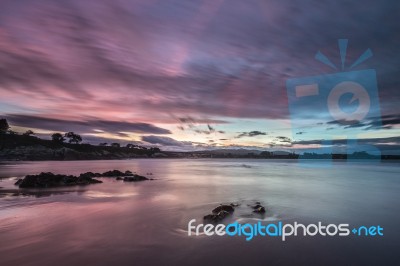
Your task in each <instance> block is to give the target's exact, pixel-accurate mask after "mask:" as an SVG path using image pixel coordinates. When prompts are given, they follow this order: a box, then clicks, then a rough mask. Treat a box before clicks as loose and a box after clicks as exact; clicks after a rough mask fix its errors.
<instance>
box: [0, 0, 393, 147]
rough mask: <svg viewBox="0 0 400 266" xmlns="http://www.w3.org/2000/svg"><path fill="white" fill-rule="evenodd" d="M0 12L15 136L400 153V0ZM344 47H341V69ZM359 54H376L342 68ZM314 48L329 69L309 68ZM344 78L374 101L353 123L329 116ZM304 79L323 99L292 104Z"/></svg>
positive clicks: (252, 0) (140, 1)
mask: <svg viewBox="0 0 400 266" xmlns="http://www.w3.org/2000/svg"><path fill="white" fill-rule="evenodd" d="M0 7H1V8H0V117H4V118H7V120H8V121H9V123H10V125H11V126H12V129H13V130H15V131H18V132H24V131H26V130H27V129H32V130H33V131H34V132H35V133H36V134H37V135H38V136H40V137H44V138H48V137H49V136H50V134H51V133H53V132H68V131H74V132H76V133H78V134H80V135H81V136H82V138H83V140H84V142H87V143H93V144H96V143H100V142H108V143H111V142H119V143H122V144H126V143H135V144H141V145H147V146H158V147H160V148H162V149H164V150H187V151H191V150H201V149H220V148H248V149H265V150H296V151H305V150H311V149H316V150H317V149H318V148H319V147H321V146H320V144H321V140H332V139H333V140H337V141H334V142H335V143H332V144H330V145H333V146H332V147H335V148H337V149H339V150H340V149H343V147H344V146H345V144H343V143H345V141H343V140H345V139H351V140H355V141H358V142H359V143H360V144H362V145H375V146H377V147H378V148H379V149H381V150H383V151H384V152H385V153H388V154H391V153H400V134H399V133H400V126H399V124H400V104H399V103H400V90H399V88H398V87H399V81H400V63H399V62H400V22H399V19H398V14H400V2H398V1H395V0H391V1H372V0H366V1H310V0H305V1H301V2H300V1H289V0H280V1H265V0H248V1H242V0H229V1H228V0H207V1H206V0H191V1H186V0H180V1H176V0H175V1H172V0H129V1H128V0H113V1H110V0H109V1H104V0H96V1H94V0H93V1H90V0H88V1H78V0H58V1H56V0H52V1H49V0H36V1H28V0H2V1H0ZM339 39H346V40H348V43H347V46H346V48H347V50H346V56H345V57H344V58H345V61H344V63H345V64H344V67H343V68H342V57H341V56H342V55H341V54H340V50H339V46H338V40H339ZM368 49H370V51H371V55H372V56H370V57H369V58H368V59H367V60H365V61H362V62H361V63H360V64H358V65H357V66H355V67H353V68H351V67H350V66H351V65H352V64H353V63H354V62H356V61H357V59H358V58H359V57H360V56H361V55H362V54H363V53H364V52H365V51H367V50H368ZM318 51H320V53H321V54H323V56H324V57H326V58H327V59H328V60H329V62H331V65H334V66H335V68H333V67H332V66H329V63H327V61H326V60H325V61H324V60H317V59H316V58H315V56H316V54H317V53H318ZM320 59H321V58H320ZM321 61H324V62H321ZM371 69H372V70H374V71H375V72H365V71H364V72H363V70H371ZM352 71H353V72H352ZM354 71H361V72H359V73H361V74H355V72H354ZM340 73H342V74H340ZM327 75H328V76H327ZM329 75H331V76H329ZM340 75H341V76H340ZM321 76H322V78H321ZM307 77H311V79H308V78H307ZM329 77H333V79H334V81H333V83H332V78H329ZM337 78H339V80H338V79H337ZM347 79H348V80H350V81H354V82H357V83H360V84H361V85H362V86H363V87H365V88H366V90H367V92H368V93H372V94H369V95H370V101H369V102H368V104H369V107H370V109H369V110H371V112H369V113H367V114H366V115H365V116H364V117H363V118H362V119H361V120H359V121H358V122H357V123H355V122H354V121H353V120H351V119H347V120H346V119H337V117H336V118H335V117H332V114H331V113H330V111H329V110H331V109H329V108H330V107H329V108H328V107H327V106H328V105H329V104H328V97H330V96H329V92H330V91H331V90H332V88H334V87H335V83H334V82H335V81H340V82H345V81H346V80H347ZM310 80H311V81H313V82H314V81H316V82H317V83H318V84H319V86H320V89H321V91H322V90H324V93H322V92H321V94H319V95H318V96H315V97H314V98H307V99H306V98H304V99H306V100H304V99H303V100H304V101H303V102H301V101H300V102H298V101H297V100H299V99H300V98H299V99H297V98H296V97H297V96H296V94H294V95H295V98H296V99H295V98H293V97H292V96H291V95H292V93H294V92H295V91H294V89H295V87H293V86H297V85H299V84H300V83H298V82H305V81H306V82H308V83H309V82H310ZM293 82H294V83H293ZM296 82H297V83H296ZM308 83H307V84H300V85H309V84H308ZM311 83H312V82H311ZM293 84H294V85H293ZM347 94H348V93H347ZM347 94H346V95H347ZM346 95H342V96H340V97H339V98H338V101H340V102H341V103H340V106H347V107H348V108H349V110H347V111H346V112H347V113H349V114H351V112H352V111H354V110H358V109H357V108H358V107H357V106H362V105H363V104H362V102H363V101H364V100H363V99H364V98H359V97H358V98H357V97H356V98H354V97H353V98H352V95H351V93H350V95H347V96H346ZM346 97H347V98H346ZM349 97H350V98H349ZM352 108H353V109H352ZM345 120H346V121H345ZM343 121H345V122H343ZM349 122H351V123H349Z"/></svg>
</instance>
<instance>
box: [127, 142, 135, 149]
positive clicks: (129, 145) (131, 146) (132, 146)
mask: <svg viewBox="0 0 400 266" xmlns="http://www.w3.org/2000/svg"><path fill="white" fill-rule="evenodd" d="M126 147H127V148H128V149H133V148H134V147H135V145H133V144H130V143H129V144H126Z"/></svg>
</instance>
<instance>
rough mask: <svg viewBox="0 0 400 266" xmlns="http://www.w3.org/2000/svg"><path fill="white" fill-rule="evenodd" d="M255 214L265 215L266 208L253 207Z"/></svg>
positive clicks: (258, 205)
mask: <svg viewBox="0 0 400 266" xmlns="http://www.w3.org/2000/svg"><path fill="white" fill-rule="evenodd" d="M253 209H254V211H253V212H255V213H265V208H264V207H263V206H261V205H260V204H257V205H256V206H254V207H253Z"/></svg>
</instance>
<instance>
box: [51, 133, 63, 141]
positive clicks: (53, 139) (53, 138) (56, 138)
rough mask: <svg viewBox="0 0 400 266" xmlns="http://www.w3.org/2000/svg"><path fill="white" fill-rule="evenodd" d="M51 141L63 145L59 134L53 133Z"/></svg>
mask: <svg viewBox="0 0 400 266" xmlns="http://www.w3.org/2000/svg"><path fill="white" fill-rule="evenodd" d="M51 140H52V141H54V142H57V143H63V142H64V140H65V138H64V136H63V135H62V134H61V133H54V134H53V135H51Z"/></svg>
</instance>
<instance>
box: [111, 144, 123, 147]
mask: <svg viewBox="0 0 400 266" xmlns="http://www.w3.org/2000/svg"><path fill="white" fill-rule="evenodd" d="M111 147H114V148H120V147H121V145H120V144H119V143H111Z"/></svg>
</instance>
